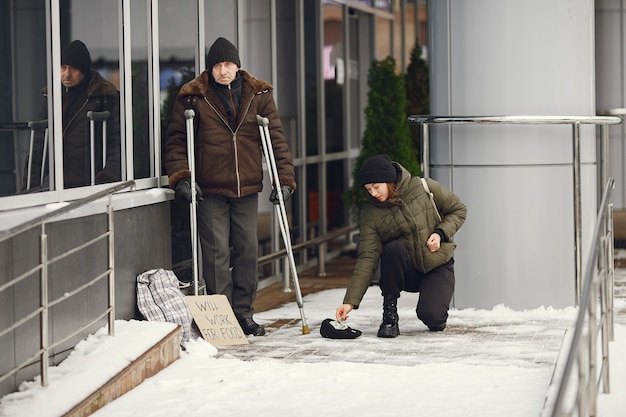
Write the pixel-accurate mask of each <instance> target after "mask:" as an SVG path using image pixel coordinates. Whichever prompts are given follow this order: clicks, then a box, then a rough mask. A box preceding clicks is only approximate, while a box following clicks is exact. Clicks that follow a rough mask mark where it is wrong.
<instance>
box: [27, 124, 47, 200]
mask: <svg viewBox="0 0 626 417" xmlns="http://www.w3.org/2000/svg"><path fill="white" fill-rule="evenodd" d="M28 127H29V128H30V146H29V149H28V168H27V171H26V172H27V174H26V189H27V190H29V189H30V183H31V174H32V173H31V170H32V169H33V167H32V165H33V149H34V144H35V132H36V131H39V130H43V131H44V133H43V151H42V153H41V171H40V172H39V184H43V177H44V167H45V165H46V154H47V152H48V119H44V120H35V121H31V122H28Z"/></svg>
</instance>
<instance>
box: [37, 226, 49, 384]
mask: <svg viewBox="0 0 626 417" xmlns="http://www.w3.org/2000/svg"><path fill="white" fill-rule="evenodd" d="M39 246H40V249H39V250H40V261H41V266H42V268H41V275H40V276H41V281H40V284H39V285H40V305H41V319H40V323H39V325H40V328H39V338H40V339H39V342H40V345H41V364H40V366H41V370H40V371H41V385H43V386H44V387H45V386H47V385H48V326H49V324H48V235H46V225H45V223H42V224H41V235H40V236H39Z"/></svg>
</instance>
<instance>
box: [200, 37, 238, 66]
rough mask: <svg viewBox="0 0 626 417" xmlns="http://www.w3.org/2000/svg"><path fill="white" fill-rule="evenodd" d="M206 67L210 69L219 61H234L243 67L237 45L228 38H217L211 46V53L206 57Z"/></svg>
mask: <svg viewBox="0 0 626 417" xmlns="http://www.w3.org/2000/svg"><path fill="white" fill-rule="evenodd" d="M206 60H207V63H206V67H207V68H208V69H209V70H210V69H211V68H213V65H215V64H217V63H219V62H232V63H234V64H236V65H237V67H238V68H241V61H240V60H239V52H237V48H235V45H233V44H232V43H230V41H228V39H226V38H217V39H216V40H215V42H213V45H211V48H210V49H209V54H208V55H207V57H206Z"/></svg>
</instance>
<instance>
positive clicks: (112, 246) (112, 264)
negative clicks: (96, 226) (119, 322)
mask: <svg viewBox="0 0 626 417" xmlns="http://www.w3.org/2000/svg"><path fill="white" fill-rule="evenodd" d="M111 196H112V194H109V205H108V207H107V217H108V221H109V239H108V244H109V280H108V284H109V335H110V336H115V237H114V233H115V230H114V226H115V222H114V220H113V203H112V201H111V200H112V198H111Z"/></svg>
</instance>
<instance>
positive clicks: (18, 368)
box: [0, 349, 43, 382]
mask: <svg viewBox="0 0 626 417" xmlns="http://www.w3.org/2000/svg"><path fill="white" fill-rule="evenodd" d="M42 352H43V349H39V350H38V351H37V352H35V354H34V355H32V356H31V357H30V358H26V359H25V360H24V361H23V362H22V363H20V364H19V365H17V366H16V367H14V368H13V369H11V370H10V371H8V372H7V373H6V374H4V375H0V382H2V381H4V380H5V379H7V378H8V377H10V376H11V375H13V374H16V373H18V372H19V371H21V370H22V369H23V368H25V367H26V366H28V365H32V364H33V363H35V360H36V359H38V358H39V357H40V356H41V354H42Z"/></svg>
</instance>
